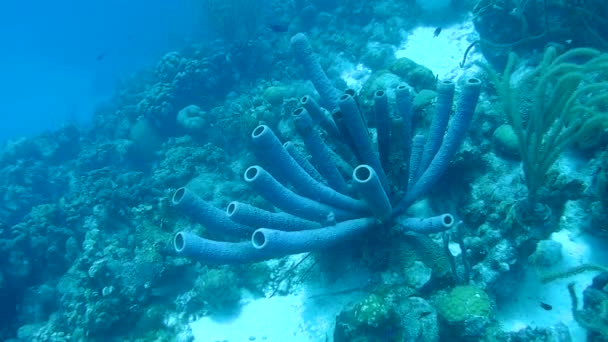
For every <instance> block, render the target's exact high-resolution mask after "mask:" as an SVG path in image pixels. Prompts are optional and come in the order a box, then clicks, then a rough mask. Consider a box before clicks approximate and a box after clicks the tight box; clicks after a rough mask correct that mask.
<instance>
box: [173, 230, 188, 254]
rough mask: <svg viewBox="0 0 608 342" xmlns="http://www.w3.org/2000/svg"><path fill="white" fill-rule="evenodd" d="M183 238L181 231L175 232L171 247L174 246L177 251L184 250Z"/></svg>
mask: <svg viewBox="0 0 608 342" xmlns="http://www.w3.org/2000/svg"><path fill="white" fill-rule="evenodd" d="M184 240H185V239H184V233H183V232H178V233H177V234H175V237H174V238H173V248H175V251H176V252H177V253H182V252H183V251H184V246H185V245H186V243H185V241H184Z"/></svg>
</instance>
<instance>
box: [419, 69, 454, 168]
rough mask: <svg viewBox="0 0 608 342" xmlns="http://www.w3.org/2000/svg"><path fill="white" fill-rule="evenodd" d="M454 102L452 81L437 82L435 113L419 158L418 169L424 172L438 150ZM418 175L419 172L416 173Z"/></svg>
mask: <svg viewBox="0 0 608 342" xmlns="http://www.w3.org/2000/svg"><path fill="white" fill-rule="evenodd" d="M453 103H454V82H452V81H449V80H444V81H440V82H438V83H437V104H436V105H435V115H434V116H433V120H432V121H431V126H430V127H429V134H428V136H427V138H426V144H425V145H424V150H423V152H422V158H421V159H420V166H419V169H418V170H419V171H420V172H424V170H426V168H427V167H428V166H429V164H430V163H431V160H433V157H434V156H435V154H436V153H437V151H438V150H439V147H440V146H441V142H442V141H443V135H444V134H445V132H446V128H447V127H448V122H449V121H450V115H451V114H452V105H453ZM418 176H420V174H418Z"/></svg>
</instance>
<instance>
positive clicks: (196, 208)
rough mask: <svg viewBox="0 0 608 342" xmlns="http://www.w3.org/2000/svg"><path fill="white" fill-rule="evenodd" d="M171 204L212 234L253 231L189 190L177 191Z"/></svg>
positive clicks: (242, 233) (180, 189)
mask: <svg viewBox="0 0 608 342" xmlns="http://www.w3.org/2000/svg"><path fill="white" fill-rule="evenodd" d="M171 203H172V204H173V205H174V206H176V207H177V208H178V209H179V210H181V211H182V212H183V213H184V214H186V216H189V217H190V218H192V219H193V220H195V221H196V222H198V223H200V224H202V225H203V226H205V228H206V229H207V230H209V231H211V232H214V233H221V234H233V235H244V234H248V233H251V232H252V231H253V229H252V228H251V227H247V226H244V225H242V224H238V223H236V222H233V221H231V220H230V219H229V218H228V215H226V212H225V211H223V210H221V209H218V208H216V207H214V206H212V205H211V204H209V203H207V202H206V201H205V200H203V199H202V198H200V197H199V196H198V195H196V194H195V193H193V192H192V191H190V190H188V189H187V188H179V189H177V190H176V191H175V193H174V194H173V198H172V199H171Z"/></svg>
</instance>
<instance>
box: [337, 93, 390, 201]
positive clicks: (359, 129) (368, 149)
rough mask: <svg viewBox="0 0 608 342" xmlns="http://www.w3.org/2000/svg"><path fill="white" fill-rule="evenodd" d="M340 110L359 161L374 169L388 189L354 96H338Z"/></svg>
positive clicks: (384, 175)
mask: <svg viewBox="0 0 608 342" xmlns="http://www.w3.org/2000/svg"><path fill="white" fill-rule="evenodd" d="M340 111H341V113H342V116H343V117H344V126H346V129H347V130H348V133H349V135H350V136H351V138H352V141H353V144H354V145H355V148H356V150H357V152H358V155H359V158H361V161H362V162H363V163H365V164H367V165H369V166H371V167H372V168H374V171H376V174H378V178H379V179H380V183H381V184H382V187H383V188H384V190H385V191H388V190H389V186H388V180H387V179H386V174H385V173H384V169H383V168H382V165H380V159H378V155H376V153H375V152H374V149H373V148H372V143H371V139H370V137H369V133H368V131H367V127H366V125H365V122H364V121H363V117H362V115H361V112H359V106H358V105H357V102H356V101H355V98H354V97H352V96H351V95H349V94H344V95H342V97H340Z"/></svg>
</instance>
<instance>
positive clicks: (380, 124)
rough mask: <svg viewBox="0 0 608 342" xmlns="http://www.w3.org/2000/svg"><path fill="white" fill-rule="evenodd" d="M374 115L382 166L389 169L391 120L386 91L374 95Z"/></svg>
mask: <svg viewBox="0 0 608 342" xmlns="http://www.w3.org/2000/svg"><path fill="white" fill-rule="evenodd" d="M374 114H375V115H376V132H377V136H378V154H379V155H380V164H381V165H382V166H383V167H387V166H388V155H389V148H390V144H389V140H390V135H391V119H390V111H389V108H388V96H387V95H386V92H385V91H384V90H378V91H376V93H375V94H374ZM395 147H397V146H395Z"/></svg>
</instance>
